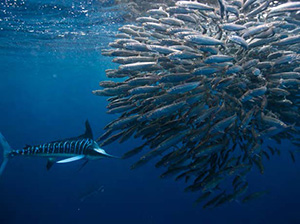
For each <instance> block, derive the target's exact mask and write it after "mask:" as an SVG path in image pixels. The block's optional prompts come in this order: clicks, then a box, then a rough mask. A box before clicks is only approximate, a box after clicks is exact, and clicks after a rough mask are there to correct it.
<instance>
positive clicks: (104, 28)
mask: <svg viewBox="0 0 300 224" xmlns="http://www.w3.org/2000/svg"><path fill="white" fill-rule="evenodd" d="M0 4H1V5H0V7H1V8H0V19H1V21H0V71H1V76H0V96H1V100H0V109H1V110H0V111H1V112H0V115H1V116H0V131H1V133H2V134H3V135H4V136H5V137H6V139H7V141H8V142H9V143H10V145H11V146H12V147H13V148H14V149H19V148H22V147H23V146H25V145H26V144H29V145H33V144H40V143H44V142H48V141H53V140H56V139H61V138H66V137H72V136H77V135H79V134H81V133H83V132H84V122H85V120H86V119H88V120H89V121H90V123H91V126H92V128H93V132H94V136H95V137H98V136H100V135H101V134H102V133H103V127H104V126H105V125H106V124H107V123H108V122H109V121H112V120H113V119H114V118H116V117H115V116H112V115H107V114H106V105H107V103H106V99H105V98H104V97H97V96H94V95H93V94H92V93H91V92H92V90H94V89H97V88H98V82H99V81H102V80H105V79H106V77H105V72H104V71H105V69H108V68H113V67H115V66H116V65H115V64H113V63H112V62H111V59H110V58H108V57H103V56H101V49H103V48H105V47H106V46H107V45H108V43H109V42H110V41H112V40H113V34H114V33H116V32H117V28H118V27H119V26H121V25H122V24H124V23H126V21H124V20H123V19H122V18H123V15H124V14H125V13H126V12H124V10H122V8H120V7H119V8H118V7H116V6H115V5H114V2H113V1H83V2H80V1H71V0H70V1H58V0H50V1H42V0H27V1H25V0H24V1H8V0H5V1H1V3H0ZM137 145H138V143H137V142H136V140H133V139H132V140H130V141H128V142H126V143H124V144H121V145H120V144H111V145H108V146H106V147H105V150H106V151H107V152H109V153H111V154H113V155H119V156H121V155H122V154H123V153H124V152H126V151H128V150H129V149H132V148H134V147H136V146H137ZM290 147H293V146H292V145H290V144H289V143H288V142H284V143H283V144H282V145H281V149H282V150H281V151H282V153H281V156H274V157H272V159H271V161H264V164H265V174H263V175H261V174H259V172H258V170H255V169H253V170H252V172H251V173H250V175H249V178H248V182H249V189H250V190H249V191H250V192H255V191H259V190H269V193H268V194H267V195H265V196H264V197H262V198H260V199H257V200H254V201H251V202H249V203H248V204H242V203H240V202H239V201H234V202H232V203H230V204H227V205H224V206H221V207H218V208H215V209H205V210H204V209H202V207H201V206H193V202H194V200H195V199H196V198H197V193H185V192H184V191H183V189H184V187H185V186H186V185H185V184H184V183H183V182H175V181H174V180H173V179H172V178H170V179H160V178H159V175H160V174H161V173H162V172H163V169H157V168H155V167H154V163H155V161H153V162H151V163H149V164H147V165H145V166H143V167H141V168H139V169H137V170H134V171H131V170H130V165H131V164H132V163H133V162H134V161H136V160H137V159H138V157H133V158H130V159H128V160H114V159H103V160H99V161H91V162H89V163H88V164H87V165H86V166H85V167H84V168H83V169H81V170H80V171H78V170H79V169H80V167H81V164H82V163H81V162H74V163H70V164H61V165H55V166H54V167H53V168H52V169H51V170H50V171H47V170H46V168H45V166H46V159H42V158H22V157H19V158H14V159H13V160H11V161H9V163H8V166H7V167H6V170H5V172H4V174H3V176H2V177H1V179H0V223H1V224H7V223H9V224H10V223H57V224H60V223H131V224H135V223H201V224H202V223H203V224H212V223H223V224H227V223H228V224H241V223H243V224H262V223H264V224H266V223H272V224H277V223H278V224H279V223H280V224H281V223H288V224H297V223H300V215H299V208H300V202H299V201H300V200H299V199H300V192H299V189H300V173H299V170H300V165H299V161H298V160H299V156H297V157H296V161H297V162H296V163H292V161H291V159H290V156H289V154H288V149H289V148H290Z"/></svg>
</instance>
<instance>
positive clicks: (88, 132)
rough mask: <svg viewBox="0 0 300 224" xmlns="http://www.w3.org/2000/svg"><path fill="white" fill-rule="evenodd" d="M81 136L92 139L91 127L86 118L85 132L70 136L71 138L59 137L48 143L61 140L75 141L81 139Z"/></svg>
mask: <svg viewBox="0 0 300 224" xmlns="http://www.w3.org/2000/svg"><path fill="white" fill-rule="evenodd" d="M83 138H89V139H93V132H92V128H91V126H90V123H89V121H88V120H86V122H85V132H84V133H83V134H82V135H79V136H76V137H72V138H65V139H60V140H56V141H52V142H50V143H53V142H63V141H75V140H78V139H83Z"/></svg>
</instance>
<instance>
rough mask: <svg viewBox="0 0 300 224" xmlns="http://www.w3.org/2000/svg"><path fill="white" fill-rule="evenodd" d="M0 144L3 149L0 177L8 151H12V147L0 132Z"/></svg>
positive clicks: (7, 157)
mask: <svg viewBox="0 0 300 224" xmlns="http://www.w3.org/2000/svg"><path fill="white" fill-rule="evenodd" d="M0 146H1V147H2V150H3V159H2V162H1V163H0V177H1V175H2V173H3V171H4V169H5V167H6V164H7V162H8V159H9V153H10V152H11V151H12V148H11V147H10V145H9V144H8V142H7V141H6V139H5V138H4V136H3V135H2V134H1V133H0Z"/></svg>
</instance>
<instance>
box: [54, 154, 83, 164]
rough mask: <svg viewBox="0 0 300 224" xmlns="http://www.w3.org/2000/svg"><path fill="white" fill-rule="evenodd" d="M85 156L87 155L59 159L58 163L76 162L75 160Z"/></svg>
mask: <svg viewBox="0 0 300 224" xmlns="http://www.w3.org/2000/svg"><path fill="white" fill-rule="evenodd" d="M84 157H85V156H84V155H79V156H74V157H71V158H67V159H63V160H59V161H57V162H56V163H70V162H74V161H77V160H80V159H83V158H84Z"/></svg>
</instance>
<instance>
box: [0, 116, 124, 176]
mask: <svg viewBox="0 0 300 224" xmlns="http://www.w3.org/2000/svg"><path fill="white" fill-rule="evenodd" d="M85 128H86V130H85V133H84V134H82V135H79V136H77V137H74V138H68V139H64V140H57V141H54V142H49V143H44V144H40V145H34V146H28V145H27V146H25V147H24V148H23V149H21V150H13V149H12V148H11V147H10V145H9V144H8V142H7V141H6V140H5V138H4V137H3V135H2V134H1V133H0V146H1V147H2V149H3V159H2V163H1V164H0V176H1V174H2V173H3V170H4V168H5V166H6V164H7V162H8V160H9V159H11V158H13V157H15V156H30V157H47V158H48V163H47V169H48V170H49V169H50V168H51V167H52V166H53V164H54V163H69V162H73V161H77V160H80V159H86V162H87V161H88V160H91V159H101V158H106V157H108V158H118V157H115V156H112V155H109V154H108V153H106V152H105V151H104V149H101V148H100V147H99V145H98V144H97V142H96V141H94V140H93V133H92V129H91V127H90V124H89V122H88V121H86V122H85ZM59 158H66V159H62V160H59ZM86 162H85V163H84V165H85V164H86Z"/></svg>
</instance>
